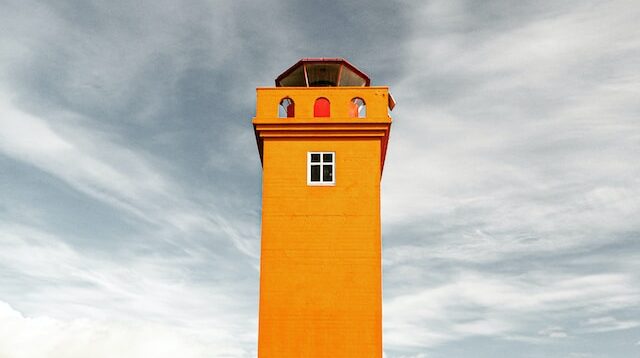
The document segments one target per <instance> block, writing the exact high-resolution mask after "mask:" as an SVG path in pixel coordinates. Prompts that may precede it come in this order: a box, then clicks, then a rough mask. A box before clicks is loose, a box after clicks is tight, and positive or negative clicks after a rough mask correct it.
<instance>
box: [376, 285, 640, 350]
mask: <svg viewBox="0 0 640 358" xmlns="http://www.w3.org/2000/svg"><path fill="white" fill-rule="evenodd" d="M633 280H634V278H633V277H632V276H631V275H628V274H607V275H585V276H576V277H547V276H546V275H544V274H542V275H524V276H521V277H508V276H497V275H489V274H485V275H483V276H479V275H473V274H468V273H466V274H462V275H461V276H458V277H453V278H451V279H449V280H448V283H446V284H443V285H440V286H435V287H432V288H426V289H422V290H420V291H418V292H411V293H407V294H404V295H400V296H397V297H392V298H390V299H389V300H387V301H385V306H384V313H385V317H386V320H385V343H386V344H387V345H388V346H389V347H393V348H400V347H406V346H416V347H433V346H436V345H438V344H441V343H444V342H447V341H453V340H461V339H464V338H466V337H469V336H484V335H487V336H496V337H507V338H510V337H511V336H512V335H516V334H524V335H527V334H528V335H533V334H534V332H535V331H534V332H531V331H529V330H531V329H532V328H531V327H535V326H536V325H538V324H540V323H541V321H543V322H544V320H545V319H546V318H549V319H550V318H551V317H554V318H553V320H558V319H560V318H563V319H567V318H572V317H575V316H576V315H578V316H580V315H587V314H590V313H591V312H607V311H610V310H619V309H624V308H631V307H635V306H636V305H638V303H640V290H638V289H637V288H635V287H634V286H633V285H632V282H633ZM588 322H591V321H588ZM596 323H598V322H593V324H596ZM600 323H606V324H609V326H607V327H622V326H623V325H622V324H616V322H615V321H609V320H608V321H607V322H600ZM630 323H633V322H625V327H626V325H628V324H630ZM628 327H629V328H630V327H633V326H628ZM540 332H543V333H544V335H546V336H548V337H551V338H558V337H559V335H561V334H564V333H563V332H562V331H560V330H557V329H552V330H551V331H550V330H549V329H548V328H545V329H543V330H539V331H538V334H542V333H540Z"/></svg>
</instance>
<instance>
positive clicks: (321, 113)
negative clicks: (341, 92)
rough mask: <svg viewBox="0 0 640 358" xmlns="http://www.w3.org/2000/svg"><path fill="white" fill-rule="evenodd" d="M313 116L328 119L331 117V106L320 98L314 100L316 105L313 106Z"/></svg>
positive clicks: (324, 99) (327, 101)
mask: <svg viewBox="0 0 640 358" xmlns="http://www.w3.org/2000/svg"><path fill="white" fill-rule="evenodd" d="M313 116H314V117H329V116H331V104H330V103H329V100H328V99H326V98H324V97H320V98H318V99H316V103H315V104H314V105H313Z"/></svg>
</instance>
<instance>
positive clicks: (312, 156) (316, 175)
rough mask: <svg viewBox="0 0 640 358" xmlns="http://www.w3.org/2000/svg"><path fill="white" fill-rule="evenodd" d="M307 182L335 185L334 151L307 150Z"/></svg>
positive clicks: (309, 183)
mask: <svg viewBox="0 0 640 358" xmlns="http://www.w3.org/2000/svg"><path fill="white" fill-rule="evenodd" d="M307 184H308V185H335V184H336V153H335V152H308V153H307Z"/></svg>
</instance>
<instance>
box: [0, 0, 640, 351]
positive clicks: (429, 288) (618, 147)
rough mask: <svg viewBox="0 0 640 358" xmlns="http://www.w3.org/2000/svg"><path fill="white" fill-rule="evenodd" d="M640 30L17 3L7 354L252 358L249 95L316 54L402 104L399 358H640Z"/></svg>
mask: <svg viewBox="0 0 640 358" xmlns="http://www.w3.org/2000/svg"><path fill="white" fill-rule="evenodd" d="M639 17H640V3H639V2H638V1H617V0H613V1H590V0H585V1H562V2H558V1H516V2H514V1H493V0H490V1H461V0H436V1H393V0H391V1H364V0H362V1H360V0H355V1H315V2H296V1H286V0H274V1H268V2H266V1H265V2H258V1H246V0H236V1H203V0H194V1H188V2H186V1H184V2H181V1H175V0H171V1H166V0H154V1H144V0H142V1H135V2H133V1H120V0H114V1H104V2H100V1H80V0H78V1H48V2H44V1H25V0H16V1H14V0H0V357H2V358H5V357H6V358H40V357H47V358H51V357H53V358H58V357H61V358H62V357H63V358H67V357H70V358H76V357H77V358H80V357H83V358H84V357H96V358H106V357H122V358H134V357H135V358H137V357H150V356H154V357H159V358H163V357H176V356H178V357H184V358H200V357H222V358H244V357H255V356H256V343H257V313H258V311H257V303H258V279H259V270H258V269H259V250H260V195H261V167H260V161H259V157H258V152H257V148H256V144H255V138H254V134H253V130H252V126H251V119H252V117H253V116H254V115H255V88H256V87H259V86H272V85H273V80H274V79H275V78H276V77H277V76H278V75H279V74H280V73H281V72H283V71H284V70H285V69H287V68H288V67H289V66H291V65H293V64H294V63H295V62H296V61H298V60H299V59H300V58H304V57H344V58H347V59H348V60H349V61H350V62H351V63H353V64H354V65H355V66H356V67H358V68H359V69H361V70H363V71H364V72H365V73H367V74H368V75H369V76H370V77H371V78H372V83H373V85H385V86H389V87H390V90H391V92H392V93H393V95H394V97H395V99H396V100H397V102H398V105H397V106H396V108H395V109H394V110H393V112H392V113H391V114H392V116H393V119H394V123H393V127H392V128H393V129H392V132H391V139H390V144H389V151H388V155H387V160H386V163H385V172H384V176H383V180H382V193H381V195H382V225H383V227H382V233H383V277H384V279H383V281H384V294H383V300H384V304H383V326H384V332H383V337H384V338H383V340H384V354H385V357H386V358H437V357H463V358H464V357H514V358H520V357H549V358H555V357H563V358H565V357H569V358H592V357H606V358H609V357H621V358H629V357H637V356H640V159H639V157H640V101H639V100H638V99H639V98H640V26H638V23H637V21H638V20H637V19H638V18H639Z"/></svg>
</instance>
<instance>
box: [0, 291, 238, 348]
mask: <svg viewBox="0 0 640 358" xmlns="http://www.w3.org/2000/svg"><path fill="white" fill-rule="evenodd" d="M202 333H203V332H197V333H195V334H194V332H192V331H186V330H184V329H179V328H176V327H174V326H172V325H170V324H159V323H153V322H132V321H130V320H129V321H117V320H91V319H74V320H70V321H65V320H59V319H54V318H50V317H25V316H23V315H22V314H21V313H20V312H18V311H16V310H15V309H13V308H12V307H11V306H9V305H8V304H6V303H5V302H1V301H0V355H2V356H3V357H12V358H45V357H67V358H73V357H78V358H80V357H87V356H91V357H105V358H106V357H114V356H118V357H125V358H143V357H150V356H153V357H175V356H180V357H186V358H197V357H210V356H211V355H212V354H213V355H215V356H216V357H240V356H249V355H248V354H247V353H246V352H245V351H244V350H243V349H241V348H237V347H233V346H230V345H228V344H225V343H224V342H219V344H218V345H214V344H212V343H211V341H210V340H205V339H203V338H205V337H203V336H202Z"/></svg>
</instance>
